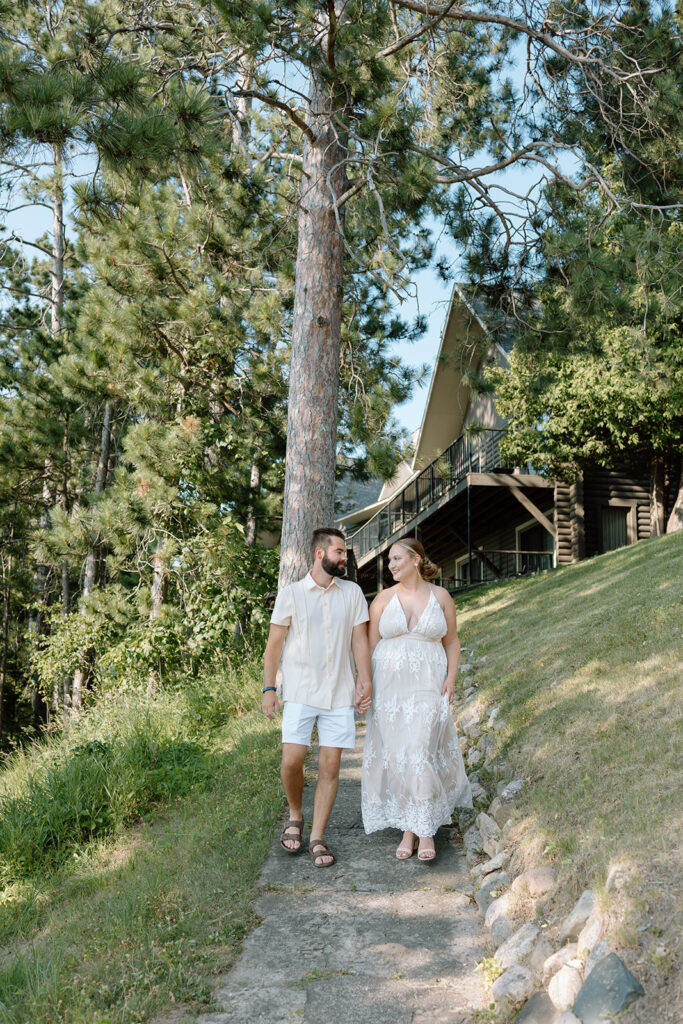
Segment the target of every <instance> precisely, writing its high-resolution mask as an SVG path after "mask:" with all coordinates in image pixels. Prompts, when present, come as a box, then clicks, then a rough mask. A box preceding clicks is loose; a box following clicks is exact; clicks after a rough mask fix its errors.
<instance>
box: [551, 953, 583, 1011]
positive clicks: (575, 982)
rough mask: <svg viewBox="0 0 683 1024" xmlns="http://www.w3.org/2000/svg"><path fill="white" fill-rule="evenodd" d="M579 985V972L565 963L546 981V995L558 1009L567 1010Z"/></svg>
mask: <svg viewBox="0 0 683 1024" xmlns="http://www.w3.org/2000/svg"><path fill="white" fill-rule="evenodd" d="M581 985H582V981H581V974H580V972H579V971H577V969H576V967H570V966H569V964H565V965H564V967H560V969H559V971H558V972H557V974H553V976H552V978H551V979H550V981H549V982H548V995H549V996H550V998H551V999H552V1001H553V1003H554V1005H555V1006H556V1007H557V1009H558V1010H568V1009H570V1007H572V1006H573V1005H574V1000H575V999H576V997H577V996H578V994H579V990H580V988H581Z"/></svg>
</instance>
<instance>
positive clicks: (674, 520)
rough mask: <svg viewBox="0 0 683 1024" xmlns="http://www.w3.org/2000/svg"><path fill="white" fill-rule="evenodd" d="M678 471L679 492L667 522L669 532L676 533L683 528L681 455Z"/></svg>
mask: <svg viewBox="0 0 683 1024" xmlns="http://www.w3.org/2000/svg"><path fill="white" fill-rule="evenodd" d="M678 472H679V477H678V493H677V495H676V500H675V501H674V507H673V508H672V510H671V515H670V516H669V519H668V522H667V524H666V532H667V533H676V532H677V531H678V530H683V456H681V460H680V463H679V470H678Z"/></svg>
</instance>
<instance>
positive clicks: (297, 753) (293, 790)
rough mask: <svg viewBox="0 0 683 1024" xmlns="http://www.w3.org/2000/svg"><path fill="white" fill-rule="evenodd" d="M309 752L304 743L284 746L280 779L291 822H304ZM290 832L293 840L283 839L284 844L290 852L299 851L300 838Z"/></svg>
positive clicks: (292, 831) (285, 744) (286, 833)
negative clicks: (305, 780)
mask: <svg viewBox="0 0 683 1024" xmlns="http://www.w3.org/2000/svg"><path fill="white" fill-rule="evenodd" d="M307 750H308V747H305V746H304V745H303V744H302V743H283V744H282V763H281V765H280V778H281V779H282V785H283V786H284V788H285V796H286V797H287V803H288V805H289V817H290V820H291V821H302V820H303V816H304V812H303V808H302V806H301V799H302V795H303V791H304V759H305V757H306V751H307ZM289 831H291V833H292V836H293V838H292V839H291V840H288V839H283V840H282V843H283V845H284V846H286V847H287V849H288V850H298V849H299V847H300V843H299V839H298V836H296V833H295V831H294V830H293V829H290V830H289ZM286 835H288V832H285V836H286Z"/></svg>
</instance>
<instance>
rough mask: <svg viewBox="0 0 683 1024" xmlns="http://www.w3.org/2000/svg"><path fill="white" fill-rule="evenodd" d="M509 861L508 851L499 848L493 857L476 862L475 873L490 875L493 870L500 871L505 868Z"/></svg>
mask: <svg viewBox="0 0 683 1024" xmlns="http://www.w3.org/2000/svg"><path fill="white" fill-rule="evenodd" d="M509 861H510V851H509V850H501V851H500V853H497V854H496V856H495V857H491V859H490V860H486V861H484V863H483V864H478V865H477V867H476V868H475V873H476V874H478V875H481V876H482V877H483V876H484V875H490V874H492V873H493V872H494V871H502V870H503V868H506V867H507V865H508V863H509Z"/></svg>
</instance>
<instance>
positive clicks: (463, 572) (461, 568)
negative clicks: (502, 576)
mask: <svg viewBox="0 0 683 1024" xmlns="http://www.w3.org/2000/svg"><path fill="white" fill-rule="evenodd" d="M455 578H456V581H457V583H458V585H459V586H461V587H467V586H469V584H470V583H481V580H482V575H481V559H480V558H479V557H478V556H477V555H476V554H475V553H474V551H473V552H472V578H471V579H470V560H469V556H468V557H466V558H459V559H458V560H457V562H456V563H455Z"/></svg>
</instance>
